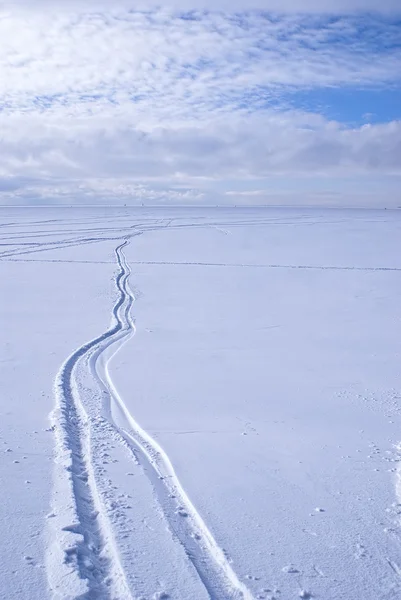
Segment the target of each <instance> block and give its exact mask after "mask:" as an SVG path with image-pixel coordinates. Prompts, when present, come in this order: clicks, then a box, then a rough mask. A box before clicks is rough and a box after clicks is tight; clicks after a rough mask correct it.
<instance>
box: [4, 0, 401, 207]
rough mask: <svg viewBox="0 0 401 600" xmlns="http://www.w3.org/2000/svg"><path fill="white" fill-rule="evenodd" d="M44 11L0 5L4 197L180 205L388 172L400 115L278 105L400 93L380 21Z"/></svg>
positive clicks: (399, 144)
mask: <svg viewBox="0 0 401 600" xmlns="http://www.w3.org/2000/svg"><path fill="white" fill-rule="evenodd" d="M45 4H46V3H45V2H37V3H33V4H30V8H28V6H27V5H26V4H24V3H23V2H19V3H17V5H15V4H14V5H13V6H14V8H11V7H10V5H7V4H4V5H3V8H2V9H0V130H1V137H0V156H1V159H2V160H1V163H0V197H2V198H3V201H7V202H8V201H12V200H13V199H20V200H21V199H22V200H24V198H25V199H31V198H34V197H37V198H38V199H39V200H40V199H45V198H48V197H49V198H50V197H51V198H52V199H57V198H61V199H63V200H64V199H65V198H67V197H69V196H74V197H78V198H80V197H82V198H83V199H88V198H89V199H92V198H103V197H104V198H113V197H116V198H118V197H123V198H128V200H129V199H130V198H131V199H133V201H157V200H158V199H169V200H171V201H174V202H176V201H177V202H180V201H188V202H190V201H198V200H199V199H201V198H205V197H206V198H207V197H208V196H211V195H213V194H214V195H216V196H218V197H227V194H226V193H225V192H227V191H228V192H229V194H228V197H229V196H230V195H231V194H232V193H235V190H237V191H238V196H239V197H242V196H243V192H241V191H240V188H241V186H242V187H243V182H244V181H245V182H249V183H250V184H251V185H250V186H248V187H249V191H250V192H252V189H253V188H254V190H259V187H260V185H261V183H260V182H261V180H264V183H262V189H265V188H266V187H268V182H269V180H270V179H271V178H272V177H274V178H280V177H284V178H288V177H298V176H305V175H308V176H311V175H313V176H316V177H326V178H327V177H337V178H347V177H348V178H349V177H360V178H361V179H363V177H366V176H367V175H369V177H372V174H373V175H375V174H376V175H377V176H378V177H383V176H388V177H389V178H391V181H394V178H397V177H398V176H400V175H401V122H400V121H393V122H389V123H381V124H374V125H373V124H369V123H368V122H367V123H366V124H355V123H354V124H352V123H351V124H350V123H349V122H347V120H346V119H344V121H343V122H333V121H330V120H328V119H327V118H326V117H325V116H324V114H319V112H318V111H317V110H315V111H312V112H309V113H306V112H305V111H301V110H299V109H298V107H297V106H296V104H294V103H291V102H289V100H288V97H289V96H288V94H289V92H291V93H294V92H296V91H297V90H308V89H316V88H322V87H325V88H330V87H335V88H337V89H342V88H350V87H351V88H352V86H358V87H359V88H360V87H364V88H366V89H369V88H371V89H386V88H389V87H394V86H399V85H400V84H401V76H400V74H401V43H400V39H401V25H400V21H399V20H398V19H397V17H396V16H394V15H390V16H389V15H386V16H385V15H372V14H371V15H367V14H364V15H356V14H352V15H350V14H348V15H336V16H334V15H324V14H309V15H306V14H296V13H290V12H289V13H287V14H283V13H281V14H272V13H261V12H260V11H247V12H236V13H235V12H233V11H232V10H231V12H229V13H227V12H221V11H220V12H218V11H216V10H214V11H213V12H209V11H196V10H195V11H194V10H192V11H191V12H189V13H183V12H182V10H178V9H175V10H173V9H169V10H167V9H152V10H149V9H148V10H146V11H138V10H135V11H132V10H129V9H128V8H127V7H128V3H121V4H119V5H118V6H117V7H115V8H114V9H113V11H107V10H105V9H102V8H101V7H102V5H101V3H100V4H99V3H97V4H98V7H100V8H98V9H97V10H96V11H95V10H91V9H90V6H91V4H90V3H89V4H87V5H86V6H87V8H86V9H85V10H84V9H82V8H80V9H78V8H75V7H74V5H73V4H68V6H67V4H65V3H64V4H63V3H61V4H60V5H58V6H57V7H55V5H54V4H52V5H51V9H50V7H49V9H48V10H46V9H45ZM214 5H215V6H216V3H214ZM262 5H263V2H262V3H261V6H262ZM0 6H1V5H0ZM32 6H34V8H35V10H34V9H33V8H32ZM191 6H194V5H193V4H191ZM383 6H384V7H385V8H389V9H390V8H391V2H389V3H388V4H386V3H384V4H383ZM239 7H240V5H239ZM292 7H293V8H294V9H296V8H297V5H296V4H294V5H292ZM355 8H358V7H357V5H355ZM364 112H366V111H364V110H363V107H361V114H363V113H364ZM241 182H242V183H241ZM233 186H234V190H232V189H231V188H232V187H233ZM258 186H259V187H258ZM251 195H252V194H250V196H251Z"/></svg>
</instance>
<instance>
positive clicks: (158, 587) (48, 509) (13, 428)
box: [0, 207, 401, 600]
mask: <svg viewBox="0 0 401 600" xmlns="http://www.w3.org/2000/svg"><path fill="white" fill-rule="evenodd" d="M0 225H1V227H0V237H1V240H0V244H1V245H0V259H1V260H0V276H1V281H2V294H1V300H0V318H1V322H0V331H1V334H2V335H1V356H0V369H1V372H0V386H1V387H0V448H1V453H0V456H1V460H0V485H1V488H0V489H1V502H0V522H1V535H0V598H2V599H3V598H4V599H7V600H14V599H17V598H18V599H21V598H27V599H32V600H43V599H46V598H54V599H60V600H67V599H71V600H72V599H78V598H79V599H83V598H87V599H97V598H99V599H100V600H106V599H110V600H111V599H113V600H117V599H121V600H125V599H127V600H131V599H139V598H142V599H146V600H155V599H162V598H166V599H167V598H171V599H175V600H206V599H207V598H210V599H211V600H237V599H241V598H243V599H253V598H255V599H256V598H265V599H273V598H275V599H277V600H291V599H296V598H299V597H301V598H321V599H322V600H337V599H346V600H391V599H398V598H400V597H401V463H400V462H399V461H400V459H401V446H400V447H399V446H398V444H399V442H400V440H401V311H400V296H401V211H398V212H397V211H390V210H388V211H373V210H359V211H357V210H335V209H332V210H330V209H325V210H323V209H322V210H318V209H273V208H270V209H252V208H249V209H239V208H237V209H217V208H216V209H213V208H193V209H189V208H187V209H183V208H182V209H179V208H152V209H150V208H136V209H134V208H114V209H112V208H100V207H98V208H84V207H82V208H6V207H3V208H1V209H0ZM399 469H400V470H399Z"/></svg>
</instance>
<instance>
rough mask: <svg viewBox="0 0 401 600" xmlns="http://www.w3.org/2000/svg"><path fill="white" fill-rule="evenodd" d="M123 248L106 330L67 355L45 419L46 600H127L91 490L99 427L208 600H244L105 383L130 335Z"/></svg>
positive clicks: (103, 515)
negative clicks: (49, 426) (51, 457)
mask: <svg viewBox="0 0 401 600" xmlns="http://www.w3.org/2000/svg"><path fill="white" fill-rule="evenodd" d="M127 243H128V240H125V241H124V242H123V243H121V244H120V245H119V246H118V247H117V248H116V250H115V255H116V261H117V266H118V273H117V275H116V278H115V285H116V288H117V291H118V299H117V302H116V304H115V306H114V308H113V311H112V319H113V322H112V326H111V327H110V328H109V329H108V330H107V331H106V332H104V333H103V334H101V335H99V336H98V337H96V338H95V339H93V340H92V341H90V342H88V343H86V344H84V345H83V346H81V347H80V348H78V349H77V350H76V351H75V352H74V353H73V354H71V356H70V357H69V358H68V359H67V360H66V361H65V363H64V364H63V365H62V367H61V369H60V371H59V373H58V375H57V377H56V382H55V395H56V407H55V409H54V411H53V413H52V415H51V419H52V423H53V429H54V431H55V433H56V440H57V446H56V467H55V484H54V490H53V512H52V513H51V514H50V515H49V517H51V519H50V520H49V522H50V540H49V548H50V549H49V553H48V561H47V574H48V580H49V584H50V588H51V590H52V592H53V597H54V598H57V599H63V600H67V598H68V599H72V598H75V599H76V600H78V599H80V600H81V599H82V600H84V599H85V600H86V599H87V600H89V599H92V598H93V599H95V598H96V599H99V600H100V599H101V600H130V599H131V598H132V595H131V591H130V590H129V587H128V584H127V581H126V578H125V574H124V569H123V567H122V565H121V562H120V559H119V553H118V549H117V544H116V541H115V539H114V535H113V529H112V525H111V523H110V521H109V519H108V516H107V511H106V510H105V509H104V505H103V501H102V498H101V493H100V492H99V490H98V488H97V485H96V476H95V470H94V461H95V459H96V457H94V456H92V451H93V449H92V446H91V436H92V433H93V431H94V430H96V428H97V429H99V427H101V428H102V431H104V432H107V431H108V430H110V428H111V429H112V430H113V432H114V434H117V437H118V439H120V441H121V442H122V443H125V444H126V445H128V447H129V448H130V449H131V451H132V455H133V460H136V461H138V462H139V463H140V464H141V465H142V466H143V467H144V473H145V472H146V474H147V476H148V477H149V479H150V481H151V483H152V486H153V488H154V491H155V494H156V497H157V499H158V501H159V503H160V505H161V507H162V509H163V512H164V515H165V517H166V519H167V521H168V524H169V526H170V530H171V532H172V534H173V536H174V537H175V538H176V539H177V540H178V541H179V542H180V543H181V545H182V546H183V548H184V550H185V554H186V556H187V557H188V560H189V561H190V562H191V563H192V565H193V567H194V568H195V569H196V572H197V574H198V576H199V579H200V581H201V582H202V584H203V585H204V587H205V589H206V591H207V593H208V595H209V597H210V599H211V600H252V598H253V596H252V594H251V593H250V591H249V590H248V589H247V588H246V586H245V585H244V584H243V583H242V582H240V581H239V579H238V577H237V575H236V574H235V572H234V571H233V569H232V567H231V565H230V563H229V561H228V559H227V558H226V556H225V554H224V552H223V550H222V549H221V548H220V547H219V546H218V544H217V543H216V541H215V539H214V538H213V536H212V534H211V532H210V531H209V529H208V528H207V526H206V524H205V523H204V521H203V520H202V518H201V516H200V515H199V513H198V512H197V510H196V508H195V507H194V505H193V504H192V502H191V501H190V499H189V497H188V496H187V494H186V492H185V490H184V489H183V487H182V485H181V483H180V481H179V480H178V478H177V475H176V473H175V471H174V467H173V465H172V463H171V461H170V459H169V457H168V456H167V454H166V453H165V452H164V450H163V449H162V448H161V446H160V445H159V444H158V442H157V441H155V440H154V439H153V438H152V437H151V436H150V435H149V434H148V433H147V432H146V431H144V430H143V429H142V428H141V427H140V425H139V424H138V423H137V422H136V421H135V420H134V418H133V417H132V415H131V414H130V412H129V410H128V408H127V406H126V405H125V404H124V401H123V399H122V398H121V396H120V395H119V394H118V392H117V390H116V388H115V386H114V385H113V382H112V380H111V377H110V373H109V369H108V365H109V362H110V360H111V359H112V357H113V356H114V355H115V354H116V353H117V352H118V350H119V349H120V348H121V346H122V345H123V343H124V342H125V341H127V340H128V339H129V338H130V337H131V336H132V335H133V334H134V333H135V325H134V322H133V320H132V317H131V308H132V305H133V303H134V301H135V298H134V295H133V293H132V292H131V290H130V288H129V285H128V279H129V276H130V268H129V266H128V264H127V262H126V258H125V255H124V252H123V248H124V246H126V245H127ZM106 351H107V352H106ZM82 369H84V370H85V371H86V375H90V377H91V379H93V383H94V384H95V385H96V387H97V388H98V389H99V391H100V392H101V394H100V398H101V402H100V403H99V402H98V403H97V405H96V403H95V404H94V403H93V402H91V401H90V399H89V401H88V399H87V398H85V395H87V394H88V390H87V389H86V388H85V386H83V385H82V382H81V381H80V378H79V376H78V373H79V371H80V370H82ZM92 400H93V399H92ZM94 406H96V409H95V410H94ZM88 407H89V409H88ZM105 424H106V425H107V426H105ZM60 561H62V565H60ZM66 575H68V576H69V578H70V583H71V577H75V582H74V583H73V584H72V586H71V585H70V588H69V591H68V593H63V591H62V590H63V586H64V583H63V582H64V581H65V579H64V578H65V577H66ZM74 590H75V592H74ZM177 592H178V594H179V590H177Z"/></svg>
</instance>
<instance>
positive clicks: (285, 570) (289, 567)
mask: <svg viewBox="0 0 401 600" xmlns="http://www.w3.org/2000/svg"><path fill="white" fill-rule="evenodd" d="M281 570H282V571H283V573H288V574H289V575H292V574H295V573H299V571H298V569H296V568H295V567H294V566H293V565H287V566H286V567H283V568H282V569H281Z"/></svg>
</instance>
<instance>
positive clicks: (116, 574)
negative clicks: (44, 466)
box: [47, 241, 131, 600]
mask: <svg viewBox="0 0 401 600" xmlns="http://www.w3.org/2000/svg"><path fill="white" fill-rule="evenodd" d="M126 243H127V242H126V241H125V242H124V243H123V244H121V245H120V246H118V247H117V249H116V256H117V261H118V265H119V273H118V275H117V278H116V286H117V288H118V289H119V290H120V296H119V298H118V301H117V303H116V305H115V306H114V309H113V317H114V320H115V324H114V326H113V327H111V328H110V329H109V330H108V331H106V332H105V333H103V334H102V335H100V336H98V337H97V338H95V339H93V340H92V341H90V342H88V343H87V344H84V345H83V346H81V347H80V348H78V349H77V350H76V351H75V352H74V353H73V354H72V355H71V356H70V357H69V358H68V359H67V360H66V361H65V363H64V364H63V365H62V367H61V369H60V371H59V373H58V375H57V377H56V382H55V395H56V400H57V402H56V408H55V410H54V411H53V414H52V416H51V419H52V422H53V429H54V431H55V433H56V440H57V451H56V474H55V490H54V494H53V513H52V514H51V515H50V516H51V517H52V518H53V519H54V520H55V521H56V522H55V523H53V522H52V535H51V539H50V551H49V557H48V561H47V571H48V579H49V583H50V587H51V589H52V592H53V596H54V597H55V598H71V597H74V594H75V597H79V598H82V599H83V598H85V599H91V598H93V599H95V598H99V599H102V600H103V599H104V600H108V599H111V598H113V599H114V598H115V599H116V600H117V599H123V598H124V599H129V598H131V595H130V593H129V590H128V586H127V584H126V581H125V575H124V572H123V570H122V567H121V565H120V562H119V558H118V552H117V550H116V547H115V543H114V539H113V534H112V529H111V526H110V523H109V521H108V519H107V515H106V514H105V511H104V509H103V505H102V501H101V498H100V496H99V493H98V490H97V486H96V480H95V474H94V470H93V466H94V465H93V461H92V456H91V442H90V436H91V423H90V422H89V419H88V415H87V413H86V411H85V406H84V403H83V401H82V399H81V393H82V392H81V391H80V390H79V388H78V386H77V383H76V370H77V368H78V366H79V363H80V362H81V360H83V359H84V357H85V356H86V355H88V354H90V353H91V352H92V351H93V350H94V349H95V348H97V347H101V345H102V343H103V342H105V341H106V340H108V339H113V338H114V337H115V336H117V335H118V334H119V332H120V330H121V328H122V325H121V322H120V321H119V320H118V318H117V314H118V311H119V309H120V307H121V305H122V304H123V303H124V296H123V294H122V293H121V288H120V282H121V280H122V278H123V277H124V276H125V273H124V270H123V268H122V265H121V252H122V248H123V246H125V245H126ZM60 530H61V531H60ZM68 533H69V534H70V535H68ZM60 558H61V559H62V560H63V564H64V565H66V566H68V567H69V570H68V574H69V575H70V587H71V586H72V588H73V590H75V592H74V593H73V594H71V593H70V591H71V590H70V591H63V588H64V585H63V581H62V580H63V578H64V577H65V575H66V573H65V572H64V571H65V569H63V567H61V568H60V565H58V564H57V561H59V560H60ZM71 567H72V572H71ZM74 575H75V581H74V582H72V583H71V577H74ZM60 588H61V589H60ZM64 589H65V588H64ZM77 593H79V596H77Z"/></svg>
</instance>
